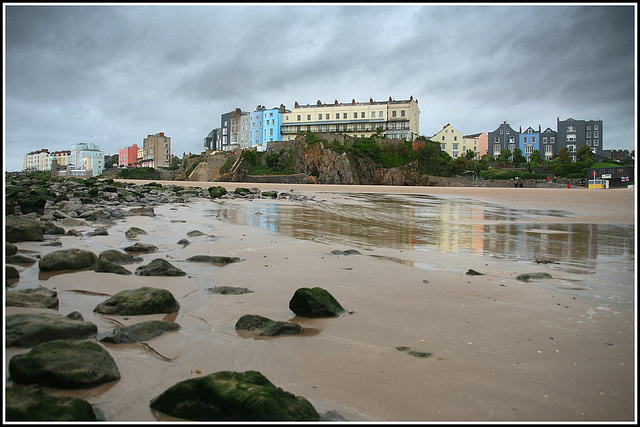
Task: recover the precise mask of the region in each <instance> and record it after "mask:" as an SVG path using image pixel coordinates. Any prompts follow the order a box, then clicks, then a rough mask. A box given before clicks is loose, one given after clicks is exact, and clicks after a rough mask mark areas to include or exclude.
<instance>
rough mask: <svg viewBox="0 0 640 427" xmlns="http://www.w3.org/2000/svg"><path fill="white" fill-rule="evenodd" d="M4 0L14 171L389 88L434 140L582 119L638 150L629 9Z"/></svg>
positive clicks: (8, 164)
mask: <svg viewBox="0 0 640 427" xmlns="http://www.w3.org/2000/svg"><path fill="white" fill-rule="evenodd" d="M3 7H4V8H5V15H4V16H5V29H6V39H5V40H6V41H5V43H6V48H5V61H4V64H5V92H4V96H5V138H4V151H5V156H4V158H5V169H6V170H19V169H21V168H22V162H23V158H24V155H25V154H26V153H27V152H29V151H33V150H37V149H40V148H49V149H50V150H64V149H69V148H70V146H71V145H72V144H74V143H77V142H86V141H92V142H95V143H97V144H99V145H100V146H101V149H102V150H103V151H104V152H105V153H106V154H114V153H117V150H118V149H120V148H124V147H126V146H130V145H131V144H132V143H138V145H140V143H141V140H142V139H143V138H144V137H146V135H147V134H149V133H155V132H165V134H167V135H169V136H171V137H172V146H173V151H174V153H175V154H178V155H181V154H182V152H200V151H202V149H203V146H202V141H203V139H204V137H205V136H206V135H207V133H208V132H209V131H210V130H211V129H212V128H214V127H218V126H219V125H220V115H221V114H223V113H226V112H228V111H231V110H233V109H235V108H237V107H238V108H242V109H243V110H245V111H253V110H254V109H255V107H256V106H257V105H265V106H267V107H274V106H278V105H280V104H284V105H285V106H286V107H287V108H292V107H293V103H294V102H295V101H297V102H299V103H300V104H313V103H315V102H316V100H321V101H322V102H326V103H331V102H333V101H334V99H337V100H338V101H339V102H349V101H351V99H356V100H357V101H364V100H368V99H369V97H373V98H374V99H375V100H385V99H387V98H388V97H390V96H391V97H393V98H395V99H406V98H408V97H409V96H413V97H414V98H416V99H418V100H419V107H420V110H421V114H420V133H421V134H423V135H426V136H429V135H433V134H434V133H436V132H437V131H439V130H440V129H441V128H442V126H443V125H445V124H447V123H451V124H452V125H453V126H454V127H455V128H456V129H458V130H460V131H461V132H463V133H475V132H482V131H484V132H490V131H493V130H494V129H495V128H497V126H498V125H499V124H500V123H502V121H508V122H509V123H510V124H512V125H513V126H515V127H517V126H523V127H528V126H537V125H538V124H540V125H541V126H542V127H543V128H546V127H552V128H554V127H555V125H556V118H557V117H559V118H560V119H561V120H564V119H566V118H569V117H573V118H576V119H585V120H589V119H601V120H603V128H604V145H605V148H607V149H608V148H620V149H629V150H633V149H634V148H635V136H634V128H635V116H636V112H635V98H634V92H635V76H634V73H635V58H634V53H635V50H636V46H635V44H634V43H635V40H634V36H635V20H636V9H635V6H634V5H633V4H628V5H625V4H622V5H614V6H605V5H588V4H587V5H571V4H565V5H558V6H556V5H540V4H532V5H506V6H502V5H489V6H487V5H483V4H475V5H474V4H470V5H466V4H465V5H459V4H451V5H430V4H419V3H418V4H407V5H404V4H401V5H393V4H372V5H366V4H352V5H339V4H333V5H332V4H312V3H310V4H293V5H288V4H282V5H270V4H264V5H263V4H242V3H238V4H228V5H222V4H220V5H218V4H210V5H207V4H187V5H179V4H174V5H169V4H157V5H143V4H138V5H133V6H130V5H126V4H114V5H98V6H94V5H79V6H78V5H72V4H70V5H55V4H52V5H45V4H41V5H28V4H18V3H16V4H14V5H12V4H3ZM43 136H44V137H43Z"/></svg>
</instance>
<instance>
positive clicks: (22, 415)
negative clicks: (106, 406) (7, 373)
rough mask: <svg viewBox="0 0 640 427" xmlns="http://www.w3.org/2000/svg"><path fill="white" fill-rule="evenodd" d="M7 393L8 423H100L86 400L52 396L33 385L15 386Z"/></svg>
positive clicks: (9, 388)
mask: <svg viewBox="0 0 640 427" xmlns="http://www.w3.org/2000/svg"><path fill="white" fill-rule="evenodd" d="M6 392H7V394H6V414H7V421H98V419H97V417H96V414H95V412H94V411H93V407H92V406H91V404H90V403H89V402H87V401H86V400H82V399H77V398H75V397H55V396H50V395H48V394H46V393H44V392H43V391H42V390H40V388H39V387H38V386H33V385H32V386H20V385H17V386H16V385H14V386H11V387H7V389H6Z"/></svg>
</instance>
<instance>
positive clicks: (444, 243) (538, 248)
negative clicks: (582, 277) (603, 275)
mask: <svg viewBox="0 0 640 427" xmlns="http://www.w3.org/2000/svg"><path fill="white" fill-rule="evenodd" d="M216 212H217V215H218V216H219V217H220V219H222V220H225V221H229V222H232V223H235V224H243V225H250V226H255V227H261V228H265V229H268V230H272V231H274V232H278V233H282V234H284V235H288V236H291V237H295V238H298V239H307V240H316V241H321V242H326V243H331V244H335V243H341V244H344V245H346V246H351V247H359V246H360V247H367V246H368V247H387V248H400V249H404V248H407V249H414V248H424V249H435V250H440V251H447V252H471V253H476V254H492V255H493V256H496V257H500V258H512V259H523V260H530V261H533V260H539V261H541V260H550V261H556V262H565V261H584V260H586V261H589V260H595V259H596V258H597V257H599V256H600V257H602V256H604V257H621V256H622V257H628V256H631V257H633V254H634V248H635V246H634V244H635V242H634V229H633V225H631V226H626V227H625V226H620V225H615V224H609V225H608V224H597V225H595V224H568V223H545V222H537V221H535V220H533V219H532V220H530V221H528V220H527V217H528V215H529V214H531V213H532V212H529V211H518V210H513V209H509V208H504V207H502V206H496V205H491V204H486V203H482V202H477V201H470V200H460V199H439V198H435V197H431V196H419V197H407V196H396V197H390V196H381V195H372V194H360V195H357V196H351V197H349V198H348V199H347V201H345V202H342V201H339V202H325V201H318V202H313V203H294V204H290V203H287V202H279V201H274V202H266V201H259V202H257V201H256V202H247V203H227V204H223V205H219V207H218V208H216ZM534 213H535V212H534ZM532 218H533V217H532ZM581 265H582V266H583V267H588V266H589V265H591V263H586V264H585V263H581Z"/></svg>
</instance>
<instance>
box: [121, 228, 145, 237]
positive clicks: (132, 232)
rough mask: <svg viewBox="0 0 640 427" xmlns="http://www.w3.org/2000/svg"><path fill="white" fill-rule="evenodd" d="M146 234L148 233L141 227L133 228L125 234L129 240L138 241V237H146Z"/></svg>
mask: <svg viewBox="0 0 640 427" xmlns="http://www.w3.org/2000/svg"><path fill="white" fill-rule="evenodd" d="M146 234H147V232H146V231H144V230H143V229H142V228H139V227H131V228H129V229H128V230H127V231H126V232H125V233H124V235H125V236H126V237H127V239H136V238H137V237H138V236H144V235H146Z"/></svg>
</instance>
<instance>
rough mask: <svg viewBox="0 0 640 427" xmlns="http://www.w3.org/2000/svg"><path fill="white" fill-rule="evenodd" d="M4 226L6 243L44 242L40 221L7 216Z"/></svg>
mask: <svg viewBox="0 0 640 427" xmlns="http://www.w3.org/2000/svg"><path fill="white" fill-rule="evenodd" d="M4 224H5V225H4V227H5V232H6V236H5V240H6V241H7V242H10V243H16V242H42V241H43V240H44V237H43V231H42V226H41V225H40V224H41V223H40V221H36V220H33V219H23V218H17V217H15V216H13V215H9V216H6V217H5V223H4Z"/></svg>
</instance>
